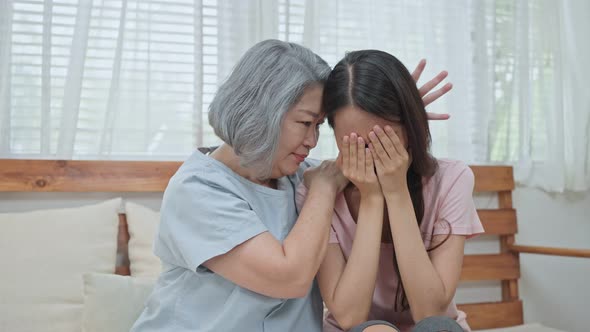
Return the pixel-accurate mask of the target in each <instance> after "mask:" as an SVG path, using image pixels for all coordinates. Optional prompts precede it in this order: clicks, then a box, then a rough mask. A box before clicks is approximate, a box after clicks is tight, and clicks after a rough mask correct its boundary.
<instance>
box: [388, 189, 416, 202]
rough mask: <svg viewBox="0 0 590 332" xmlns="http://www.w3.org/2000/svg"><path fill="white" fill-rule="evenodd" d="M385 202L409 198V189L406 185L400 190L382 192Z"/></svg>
mask: <svg viewBox="0 0 590 332" xmlns="http://www.w3.org/2000/svg"><path fill="white" fill-rule="evenodd" d="M383 196H384V197H385V200H386V201H387V202H400V201H404V200H406V199H410V191H409V190H408V188H407V187H405V188H404V189H401V190H395V191H390V192H385V193H383Z"/></svg>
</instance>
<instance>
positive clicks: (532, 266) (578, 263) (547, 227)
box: [0, 188, 590, 332]
mask: <svg viewBox="0 0 590 332" xmlns="http://www.w3.org/2000/svg"><path fill="white" fill-rule="evenodd" d="M118 196H122V197H124V198H126V199H128V200H133V201H134V202H137V203H139V204H143V205H146V206H148V207H150V208H152V209H159V206H160V199H161V194H157V193H154V194H133V193H124V194H122V195H118V194H106V193H99V194H70V193H34V194H31V193H29V194H24V193H0V212H8V211H11V212H12V211H28V210H31V209H39V208H54V207H66V206H79V205H83V204H88V203H94V202H98V201H100V200H103V199H107V198H111V197H118ZM496 203H497V202H496V200H495V199H494V198H493V197H477V198H476V204H477V206H478V207H492V206H495V204H496ZM513 203H514V206H515V207H516V209H517V212H518V225H519V233H518V235H517V242H518V243H520V244H529V245H544V246H567V247H573V248H587V249H590V192H586V193H584V194H577V195H565V194H557V195H553V194H551V195H550V194H547V193H544V192H542V191H539V190H536V189H531V188H517V189H516V190H515V192H514V196H513ZM0 231H1V230H0ZM498 250H499V246H498V241H497V238H495V237H492V236H482V237H480V238H477V239H474V240H473V241H470V242H469V243H468V245H467V248H466V252H468V253H490V252H497V251H498ZM521 264H522V265H521V267H522V278H521V280H520V295H521V298H522V300H523V302H524V311H525V322H542V323H543V324H545V325H547V326H550V327H554V328H558V329H561V330H564V331H568V332H587V331H590V328H589V327H588V326H589V325H590V309H589V308H590V307H589V300H590V284H589V282H590V259H583V258H565V257H552V256H539V255H529V254H523V255H522V256H521ZM500 299H501V291H500V286H499V283H497V282H485V283H467V284H462V285H461V286H460V288H459V289H458V290H457V300H458V302H462V303H466V302H479V301H490V300H491V301H494V300H500Z"/></svg>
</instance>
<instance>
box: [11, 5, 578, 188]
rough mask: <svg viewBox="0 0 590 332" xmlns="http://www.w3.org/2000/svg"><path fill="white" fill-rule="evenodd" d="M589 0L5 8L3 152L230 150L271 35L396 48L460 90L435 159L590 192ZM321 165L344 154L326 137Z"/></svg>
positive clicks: (320, 46) (448, 108) (435, 126)
mask: <svg viewBox="0 0 590 332" xmlns="http://www.w3.org/2000/svg"><path fill="white" fill-rule="evenodd" d="M589 13H590V3H589V2H587V1H585V0H568V1H566V0H560V1H557V0H555V1H554V0H534V1H533V0H530V1H506V0H504V1H500V0H496V1H491V0H490V1H476V0H449V1H434V0H432V1H428V0H422V1H417V0H404V1H401V0H395V1H388V0H367V1H355V0H323V1H312V0H307V1H306V0H279V1H272V0H244V1H232V0H171V1H162V0H22V1H19V0H0V157H5V158H63V159H72V158H73V159H183V158H185V157H186V156H187V155H188V154H189V153H190V152H191V151H192V150H193V149H194V147H196V146H208V145H214V144H218V143H219V140H218V139H217V138H216V137H215V136H214V135H213V132H212V130H211V128H210V127H209V126H208V124H207V107H208V105H209V103H210V102H211V99H212V97H213V96H214V93H215V90H216V88H217V86H218V85H219V84H220V82H222V80H223V79H224V78H225V77H226V76H227V74H228V73H229V72H230V71H231V68H232V67H233V65H234V64H235V62H236V61H237V59H239V57H240V56H241V54H242V53H243V52H244V51H245V50H246V49H247V48H248V47H250V46H251V45H253V44H254V43H256V42H257V41H260V40H263V39H267V38H278V39H281V40H288V41H293V42H297V43H301V44H303V45H306V46H308V47H310V48H312V49H313V50H314V51H316V52H317V53H318V54H320V55H321V56H322V57H323V58H324V59H326V60H327V61H328V63H330V65H334V64H335V63H336V62H337V61H338V60H339V59H340V58H341V57H342V56H343V55H344V53H345V52H346V51H349V50H355V49H362V48H375V49H382V50H385V51H388V52H390V53H392V54H394V55H395V56H397V57H398V58H400V60H402V61H403V62H404V63H406V65H407V66H408V68H409V69H410V70H412V69H413V68H414V66H415V65H416V64H417V63H418V61H419V59H421V58H427V59H428V65H427V70H426V71H425V73H424V74H423V80H422V82H420V83H424V81H425V79H427V78H431V77H432V76H433V75H435V74H436V73H437V72H438V71H440V70H443V69H444V70H448V71H449V73H450V75H449V81H451V82H452V83H453V84H454V88H453V91H452V92H451V93H450V94H449V95H447V96H445V97H444V98H443V99H441V100H439V101H437V102H436V103H434V104H432V105H431V106H430V107H429V110H430V111H434V112H448V113H450V114H451V115H452V118H451V120H450V121H447V122H433V123H432V124H431V128H432V132H433V153H434V154H435V155H436V156H437V157H450V158H457V159H461V160H464V161H466V162H468V163H481V164H489V163H501V164H513V165H515V170H516V175H517V180H519V181H520V182H521V183H524V184H527V185H532V186H537V187H541V188H543V189H546V190H549V191H564V190H572V191H582V190H588V189H590V145H589V132H590V91H589V89H588V84H587V83H586V81H587V78H588V77H590V75H589V74H590V69H589V67H588V66H587V65H585V63H584V60H585V59H589V58H590V43H588V42H587V41H586V40H587V36H588V34H589V33H590V23H589V22H588V20H587V15H588V14H589ZM322 132H323V136H322V138H321V139H320V144H319V146H318V148H316V149H315V151H314V156H316V157H320V158H329V157H332V156H334V154H335V145H334V143H333V138H332V134H331V132H330V130H329V128H327V126H326V127H325V128H322Z"/></svg>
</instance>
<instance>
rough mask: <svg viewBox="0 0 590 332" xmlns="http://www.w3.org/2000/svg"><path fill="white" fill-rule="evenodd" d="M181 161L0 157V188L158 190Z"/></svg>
mask: <svg viewBox="0 0 590 332" xmlns="http://www.w3.org/2000/svg"><path fill="white" fill-rule="evenodd" d="M180 165H181V162H167V161H157V162H154V161H95V160H92V161H88V160H86V161H81V160H73V161H65V160H16V159H0V191H19V192H30V191H33V192H35V191H41V192H43V191H50V192H160V191H164V189H165V188H166V186H167V184H168V181H169V180H170V177H171V176H172V175H173V174H174V173H175V172H176V170H177V169H178V167H180Z"/></svg>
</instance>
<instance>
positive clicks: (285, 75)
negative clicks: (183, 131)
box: [209, 39, 330, 179]
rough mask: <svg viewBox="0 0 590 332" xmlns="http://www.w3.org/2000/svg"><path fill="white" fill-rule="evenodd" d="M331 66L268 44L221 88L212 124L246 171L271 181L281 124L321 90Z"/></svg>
mask: <svg viewBox="0 0 590 332" xmlns="http://www.w3.org/2000/svg"><path fill="white" fill-rule="evenodd" d="M329 74H330V66H328V64H327V63H326V62H325V61H324V60H323V59H322V58H320V57H319V56H318V55H317V54H315V53H313V52H312V51H311V50H309V49H307V48H305V47H303V46H301V45H297V44H294V43H287V42H282V41H279V40H272V39H270V40H265V41H262V42H260V43H257V44H256V45H254V46H253V47H252V48H250V49H249V50H248V51H247V52H246V53H245V54H244V55H243V56H242V58H241V59H240V60H239V61H238V63H237V64H236V66H235V67H234V69H233V71H232V73H231V74H230V76H229V77H228V78H227V80H226V81H225V82H224V83H223V84H222V85H221V86H220V87H219V89H218V90H217V94H216V95H215V97H214V98H213V101H212V102H211V105H210V106H209V124H210V125H211V127H213V129H214V131H215V134H216V135H217V136H219V138H221V139H222V140H223V141H224V142H225V143H227V144H228V145H230V146H231V147H232V148H233V149H234V151H235V152H236V154H237V155H238V156H239V157H240V162H241V164H242V166H244V167H256V168H257V169H259V170H260V172H258V177H259V178H261V179H263V178H268V177H269V176H270V173H271V171H272V160H273V158H274V156H275V153H276V150H277V146H278V143H279V137H280V131H281V123H282V120H283V118H284V116H285V114H286V113H287V111H288V110H289V108H290V107H291V106H292V105H294V104H295V103H297V102H298V100H299V99H300V98H301V96H302V94H303V92H304V90H305V88H307V87H309V86H312V85H314V84H323V83H324V82H325V81H326V79H327V78H328V75H329Z"/></svg>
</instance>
